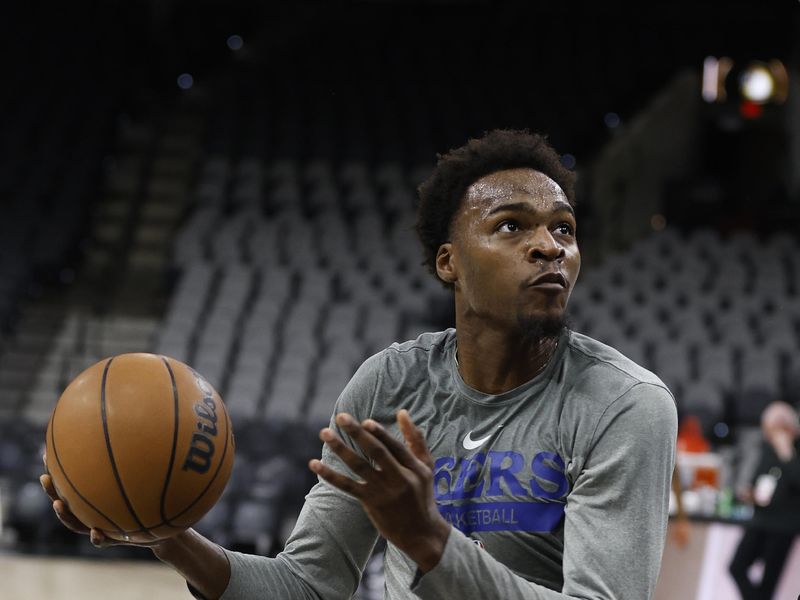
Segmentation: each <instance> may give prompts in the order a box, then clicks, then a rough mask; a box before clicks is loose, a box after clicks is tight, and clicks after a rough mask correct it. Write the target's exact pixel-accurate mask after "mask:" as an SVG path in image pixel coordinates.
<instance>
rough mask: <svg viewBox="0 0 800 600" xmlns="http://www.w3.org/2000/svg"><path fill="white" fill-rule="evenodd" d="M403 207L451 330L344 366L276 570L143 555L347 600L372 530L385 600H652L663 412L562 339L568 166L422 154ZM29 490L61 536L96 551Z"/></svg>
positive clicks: (229, 595) (651, 392)
mask: <svg viewBox="0 0 800 600" xmlns="http://www.w3.org/2000/svg"><path fill="white" fill-rule="evenodd" d="M419 195H420V205H419V212H418V221H417V232H418V234H419V237H420V240H421V241H422V244H423V247H424V249H425V256H426V261H425V262H426V264H427V266H428V268H429V270H430V271H431V273H432V274H433V275H434V276H435V277H437V278H438V279H439V280H440V281H441V282H442V283H443V284H444V285H445V286H446V287H448V288H449V289H451V290H452V291H453V294H454V304H455V310H456V327H455V329H448V330H446V331H442V332H437V333H425V334H422V335H421V336H420V337H418V338H417V339H416V340H413V341H410V342H405V343H402V344H393V345H392V346H391V347H389V348H387V349H386V350H384V351H382V352H379V353H378V354H376V355H374V356H373V357H371V358H369V359H367V361H365V362H364V364H363V365H362V366H361V367H360V368H359V369H358V371H357V372H356V374H355V375H354V376H353V378H352V379H351V381H350V383H348V385H347V386H346V387H345V389H344V391H343V392H342V394H341V395H340V397H339V399H338V401H337V404H336V407H335V409H334V417H333V418H332V419H331V423H330V426H329V427H328V428H325V429H323V430H322V431H321V432H320V438H321V440H322V441H323V442H324V446H323V452H322V460H316V459H315V460H312V461H311V462H310V463H309V467H310V468H311V470H312V471H313V472H314V473H316V474H317V475H318V476H319V478H320V481H319V483H318V484H317V485H316V486H314V488H313V489H312V490H311V492H310V493H309V494H308V496H307V497H306V502H305V505H304V507H303V509H302V511H301V514H300V517H299V519H298V522H297V526H296V528H295V530H294V532H293V534H292V536H291V537H290V539H289V540H288V542H287V544H286V548H285V549H284V551H283V552H282V553H280V554H279V555H278V556H277V557H275V558H267V557H261V556H253V555H247V554H242V553H237V552H230V551H227V550H225V549H223V548H221V547H219V546H218V545H216V544H214V543H213V542H211V541H210V540H208V539H206V538H204V537H202V536H201V535H200V534H198V533H197V532H196V531H194V530H191V529H190V530H187V531H186V532H184V533H181V534H179V535H177V536H175V537H172V538H169V539H166V540H164V541H162V542H159V543H156V544H155V545H153V552H154V554H155V555H156V556H157V557H158V558H159V559H161V560H162V561H164V562H165V563H167V564H169V565H171V566H172V567H173V568H175V569H176V570H177V571H178V572H179V573H180V574H181V575H182V576H183V577H184V578H185V579H186V580H187V582H188V583H189V584H190V586H191V589H192V590H193V593H194V594H195V595H196V597H198V598H209V599H210V598H220V597H221V598H223V599H225V600H233V599H250V598H281V599H301V598H324V599H333V598H350V597H352V595H353V594H354V593H355V591H356V589H357V587H358V582H359V579H360V577H361V573H362V572H363V569H364V566H365V564H366V563H367V560H368V558H369V557H370V555H371V553H372V551H373V548H374V547H375V544H376V543H377V541H378V538H379V536H382V537H383V538H385V539H386V540H387V542H388V543H387V549H386V556H385V577H386V588H385V589H386V597H387V598H389V599H392V600H396V599H400V598H409V599H410V598H422V599H423V600H425V599H430V600H433V599H441V598H452V597H454V596H456V595H457V596H458V597H460V598H462V599H463V600H485V599H488V598H515V599H516V598H527V599H534V600H536V599H538V600H545V599H547V600H555V599H557V598H565V599H566V598H596V599H606V600H611V599H620V598H635V599H637V600H639V599H645V598H649V597H651V595H652V594H653V590H654V588H655V583H656V579H657V576H658V572H659V569H660V565H661V556H662V552H663V548H664V541H665V537H666V529H667V517H668V502H669V491H670V478H671V475H672V472H673V468H674V461H675V442H676V434H677V413H676V406H675V401H674V398H673V397H672V394H671V393H670V392H669V390H668V389H667V388H666V386H665V385H664V384H663V383H662V382H661V381H660V380H659V379H658V378H657V377H656V376H655V375H653V374H652V373H650V372H649V371H647V370H645V369H644V368H642V367H640V366H639V365H637V364H635V363H634V362H632V361H631V360H629V359H627V358H626V357H624V356H623V355H622V354H620V353H619V352H617V351H616V350H614V349H612V348H610V347H608V346H606V345H604V344H602V343H600V342H598V341H596V340H593V339H591V338H589V337H587V336H584V335H582V334H579V333H576V332H573V331H571V330H569V329H568V328H567V327H566V324H565V310H566V305H567V301H568V299H569V296H570V293H571V291H572V288H573V286H574V284H575V282H576V280H577V277H578V272H579V270H580V252H579V250H578V245H577V237H576V228H577V223H576V218H575V211H574V208H573V206H574V204H575V199H574V191H573V175H572V173H571V172H570V171H568V170H567V169H565V168H564V167H563V166H562V165H561V162H560V157H559V156H558V154H557V153H556V152H555V151H554V150H553V149H552V148H551V147H550V146H549V144H548V143H547V142H546V140H545V139H544V138H543V137H541V136H538V135H532V134H529V133H527V132H518V131H508V130H505V131H502V130H501V131H493V132H490V133H488V134H486V135H485V136H484V137H482V138H480V139H474V140H470V141H469V142H468V143H467V144H466V145H465V146H463V147H461V148H458V149H455V150H452V151H451V152H449V153H448V154H446V155H444V156H441V157H440V158H439V161H438V164H437V166H436V168H435V169H434V171H433V173H432V175H431V176H430V177H429V178H428V180H426V181H425V182H424V183H423V184H422V185H421V186H420V188H419ZM620 226H624V225H623V224H622V223H621V224H620ZM42 483H43V485H44V487H45V489H46V490H47V492H48V493H49V494H50V496H51V498H52V499H53V508H54V510H55V511H56V514H57V515H58V517H59V518H60V519H61V520H62V522H63V523H64V524H65V525H66V526H67V527H69V528H71V529H73V530H75V531H77V532H81V533H88V534H90V536H91V541H92V542H93V543H94V544H96V545H100V546H102V545H107V544H109V543H113V542H112V541H111V540H108V539H106V538H105V536H104V535H103V533H102V532H101V531H99V530H96V529H95V530H92V531H91V532H89V531H88V530H87V528H86V527H85V526H83V525H82V524H81V523H79V522H77V521H76V520H75V518H74V516H73V515H71V513H70V512H69V509H68V507H66V506H65V505H64V503H63V502H62V501H60V500H59V499H58V497H57V496H56V495H55V491H54V490H53V488H52V482H51V481H50V480H49V477H48V476H47V475H44V476H43V477H42Z"/></svg>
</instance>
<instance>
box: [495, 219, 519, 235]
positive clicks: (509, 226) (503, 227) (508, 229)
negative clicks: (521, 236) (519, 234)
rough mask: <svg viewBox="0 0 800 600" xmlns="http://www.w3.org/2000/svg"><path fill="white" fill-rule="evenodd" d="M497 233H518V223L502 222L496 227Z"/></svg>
mask: <svg viewBox="0 0 800 600" xmlns="http://www.w3.org/2000/svg"><path fill="white" fill-rule="evenodd" d="M497 231H502V232H505V233H514V232H515V231H519V223H517V222H516V221H511V220H507V221H503V222H502V223H500V225H498V226H497Z"/></svg>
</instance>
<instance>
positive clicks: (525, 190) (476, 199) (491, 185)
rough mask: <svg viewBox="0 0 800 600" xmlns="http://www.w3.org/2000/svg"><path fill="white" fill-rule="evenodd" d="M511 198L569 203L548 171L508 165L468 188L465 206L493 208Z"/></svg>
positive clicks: (545, 203)
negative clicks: (513, 167)
mask: <svg viewBox="0 0 800 600" xmlns="http://www.w3.org/2000/svg"><path fill="white" fill-rule="evenodd" d="M511 198H515V199H527V200H530V201H533V202H534V203H536V204H539V205H542V206H545V205H551V204H554V203H558V202H564V203H567V204H568V203H569V202H568V200H567V196H566V194H565V193H564V190H562V189H561V187H560V186H559V185H558V184H557V183H556V182H555V181H553V180H552V179H550V178H549V177H548V176H547V175H545V174H544V173H542V172H540V171H537V170H535V169H530V168H519V169H505V170H503V171H496V172H495V173H490V174H488V175H484V176H483V177H481V178H479V179H477V180H476V181H475V182H473V183H472V185H470V186H469V187H468V188H467V193H466V194H465V196H464V207H463V208H465V209H470V208H484V209H486V208H491V207H492V206H494V205H495V204H498V203H500V202H503V201H507V200H509V199H511Z"/></svg>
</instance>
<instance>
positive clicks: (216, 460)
mask: <svg viewBox="0 0 800 600" xmlns="http://www.w3.org/2000/svg"><path fill="white" fill-rule="evenodd" d="M46 444H47V471H48V473H49V474H50V476H51V477H52V478H53V483H54V485H55V488H56V491H57V492H58V495H59V497H60V498H61V499H62V500H63V501H64V502H65V503H66V504H67V506H68V507H69V508H70V510H71V511H72V513H73V514H74V515H75V516H76V517H77V518H78V519H80V520H81V521H82V522H83V523H84V524H86V525H88V526H89V527H97V528H98V529H101V530H102V531H103V532H104V533H105V534H106V535H107V536H108V537H111V538H114V539H118V540H126V541H131V542H137V543H144V542H152V541H154V540H158V539H163V538H167V537H170V536H172V535H175V534H177V533H180V532H181V531H183V530H184V529H186V528H188V527H191V526H192V525H193V524H194V523H196V522H197V521H198V520H199V519H200V518H201V517H202V516H203V515H204V514H205V513H206V512H208V510H209V509H211V507H212V506H213V505H214V504H215V503H216V502H217V500H218V499H219V497H220V495H221V494H222V490H223V489H224V488H225V484H226V483H227V481H228V478H229V477H230V474H231V468H232V467H233V453H234V447H233V432H232V431H231V424H230V419H229V417H228V413H227V411H226V410H225V406H224V405H223V404H222V399H221V398H220V397H219V394H217V392H216V391H215V390H214V388H213V387H211V385H210V384H209V383H208V382H207V381H206V380H205V379H204V378H203V376H202V375H200V374H199V373H197V372H196V371H194V370H193V369H192V368H191V367H188V366H187V365H185V364H183V363H182V362H179V361H177V360H175V359H173V358H167V357H165V356H157V355H154V354H120V355H118V356H113V357H111V358H106V359H104V360H102V361H100V362H98V363H97V364H95V365H93V366H91V367H89V368H88V369H86V370H85V371H84V372H83V373H81V374H80V375H78V376H77V377H76V378H75V379H74V380H73V381H72V383H70V384H69V386H67V389H66V390H64V393H63V394H62V395H61V398H60V399H59V401H58V403H57V404H56V407H55V409H54V410H53V415H52V416H51V417H50V423H49V425H48V426H47V441H46Z"/></svg>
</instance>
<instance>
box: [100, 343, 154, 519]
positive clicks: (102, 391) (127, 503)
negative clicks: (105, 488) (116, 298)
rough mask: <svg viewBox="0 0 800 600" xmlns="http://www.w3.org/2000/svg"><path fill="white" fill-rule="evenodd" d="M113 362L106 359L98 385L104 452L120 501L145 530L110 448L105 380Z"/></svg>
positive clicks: (112, 358) (111, 359)
mask: <svg viewBox="0 0 800 600" xmlns="http://www.w3.org/2000/svg"><path fill="white" fill-rule="evenodd" d="M113 360H114V357H113V356H112V357H111V358H109V359H108V362H107V363H106V366H105V368H104V369H103V380H102V383H101V384H100V408H101V413H102V415H103V434H104V435H105V438H106V451H107V452H108V459H109V460H110V461H111V470H112V472H113V473H114V479H116V481H117V487H118V488H119V493H120V494H121V495H122V500H123V501H124V502H125V506H127V507H128V511H130V513H131V515H132V516H133V520H134V521H136V524H137V525H139V527H141V528H142V529H147V528H146V527H145V524H144V523H142V521H141V520H140V519H139V515H137V514H136V511H135V510H133V505H132V504H131V500H130V498H128V494H127V493H126V492H125V486H124V485H122V478H121V477H120V475H119V471H118V470H117V463H116V461H115V460H114V451H113V450H112V448H111V436H110V435H109V433H108V421H107V419H106V380H107V379H108V370H109V368H110V367H111V362H112V361H113Z"/></svg>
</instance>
